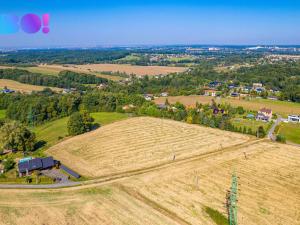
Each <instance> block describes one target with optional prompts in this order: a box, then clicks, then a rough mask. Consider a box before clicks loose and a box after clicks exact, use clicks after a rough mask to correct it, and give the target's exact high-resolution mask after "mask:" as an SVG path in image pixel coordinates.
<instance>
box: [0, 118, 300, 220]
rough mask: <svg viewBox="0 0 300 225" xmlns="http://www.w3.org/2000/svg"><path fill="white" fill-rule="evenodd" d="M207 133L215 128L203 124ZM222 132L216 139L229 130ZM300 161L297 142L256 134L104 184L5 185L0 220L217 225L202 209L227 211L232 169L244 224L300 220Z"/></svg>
mask: <svg viewBox="0 0 300 225" xmlns="http://www.w3.org/2000/svg"><path fill="white" fill-rule="evenodd" d="M139 119H141V118H139ZM147 119H148V118H147ZM128 121H130V120H128ZM122 122H125V121H122ZM168 122H170V121H168ZM118 123H121V122H118ZM174 123H177V122H174ZM116 124H117V123H116ZM173 126H174V128H177V129H178V126H177V125H176V124H173ZM203 132H205V133H210V132H211V129H209V128H203ZM220 132H221V133H220V134H219V135H218V137H219V138H220V137H223V136H227V135H228V133H227V132H223V131H220ZM184 135H185V134H184V133H183V136H184ZM137 138H139V137H137ZM216 139H217V137H215V140H216ZM244 139H245V140H247V139H248V138H247V137H245V138H244ZM205 141H206V139H205V137H203V142H205ZM178 146H180V144H178ZM181 148H182V146H181ZM61 151H64V150H63V149H61ZM127 153H128V155H130V154H131V153H130V152H129V151H128V152H127ZM245 153H246V157H245ZM116 160H117V159H116ZM299 162H300V148H297V147H293V146H289V145H281V144H278V143H272V142H270V141H268V140H256V139H251V140H248V141H246V142H243V143H241V144H239V145H234V146H232V147H230V148H227V149H223V151H219V149H218V147H217V146H216V148H215V154H204V155H202V156H198V157H194V158H190V159H188V160H181V159H178V160H177V159H176V160H175V161H174V162H170V163H168V164H166V166H164V167H154V168H153V170H151V171H148V172H145V173H143V174H139V175H134V176H127V177H126V176H124V177H122V178H120V179H116V180H112V181H106V182H104V183H97V182H94V183H93V182H86V183H85V184H86V185H81V186H78V187H72V188H64V189H54V190H0V191H1V195H0V221H1V223H0V224H22V225H31V224H34V225H39V224H45V225H52V224H61V225H65V224H66V225H67V224H72V225H81V224H91V225H92V224H104V225H110V224H117V225H119V224H124V225H125V224H134V225H140V224H141V225H145V224H147V225H148V224H149V225H153V224H155V225H156V224H158V225H159V224H167V225H168V224H173V225H178V224H183V225H189V224H195V225H216V224H215V223H214V222H213V220H212V219H211V218H210V217H209V215H208V214H207V213H206V212H205V207H206V206H208V207H211V208H212V209H215V210H218V211H219V212H220V213H222V214H223V215H224V216H226V207H225V204H224V203H225V196H226V192H227V190H228V189H229V187H230V185H231V174H232V172H233V171H235V172H236V174H237V175H238V177H239V184H240V185H239V194H238V220H239V224H241V225H299V224H300V185H299V184H300V167H299Z"/></svg>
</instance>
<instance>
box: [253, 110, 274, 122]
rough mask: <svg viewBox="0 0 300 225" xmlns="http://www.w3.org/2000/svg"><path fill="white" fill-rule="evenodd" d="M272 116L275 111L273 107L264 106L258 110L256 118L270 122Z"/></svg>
mask: <svg viewBox="0 0 300 225" xmlns="http://www.w3.org/2000/svg"><path fill="white" fill-rule="evenodd" d="M272 116H273V112H272V110H271V109H267V108H262V109H261V110H259V111H258V114H257V116H256V119H257V120H260V121H264V122H270V121H271V119H272Z"/></svg>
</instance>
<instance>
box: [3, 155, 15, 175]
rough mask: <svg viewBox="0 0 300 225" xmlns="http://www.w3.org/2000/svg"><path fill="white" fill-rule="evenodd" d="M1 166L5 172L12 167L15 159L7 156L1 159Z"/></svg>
mask: <svg viewBox="0 0 300 225" xmlns="http://www.w3.org/2000/svg"><path fill="white" fill-rule="evenodd" d="M3 166H4V171H5V172H7V171H9V170H11V169H12V168H14V166H15V161H14V160H13V159H11V158H7V159H5V160H4V161H3Z"/></svg>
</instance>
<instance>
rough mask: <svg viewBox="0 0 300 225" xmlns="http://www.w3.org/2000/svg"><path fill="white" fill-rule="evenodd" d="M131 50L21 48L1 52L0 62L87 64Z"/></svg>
mask: <svg viewBox="0 0 300 225" xmlns="http://www.w3.org/2000/svg"><path fill="white" fill-rule="evenodd" d="M129 54H130V53H129V51H126V50H119V49H99V50H97V49H90V50H79V49H78V50H68V49H52V50H20V51H11V52H3V53H2V54H1V52H0V56H1V57H0V64H9V65H11V64H13V65H14V64H39V63H47V64H86V63H104V62H111V61H113V60H117V59H121V58H123V57H126V56H127V55H129Z"/></svg>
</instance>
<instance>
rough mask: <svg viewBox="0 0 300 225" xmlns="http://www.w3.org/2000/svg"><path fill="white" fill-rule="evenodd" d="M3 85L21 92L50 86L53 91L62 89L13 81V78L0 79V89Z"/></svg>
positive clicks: (40, 89) (39, 89)
mask: <svg viewBox="0 0 300 225" xmlns="http://www.w3.org/2000/svg"><path fill="white" fill-rule="evenodd" d="M4 87H7V88H8V89H12V90H14V91H19V92H22V93H31V92H33V91H42V90H44V89H45V88H51V89H52V90H53V91H56V92H59V91H62V89H61V88H54V87H46V86H37V85H31V84H23V83H20V82H17V81H13V80H6V79H0V89H1V88H4Z"/></svg>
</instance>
